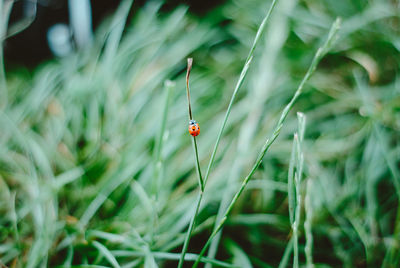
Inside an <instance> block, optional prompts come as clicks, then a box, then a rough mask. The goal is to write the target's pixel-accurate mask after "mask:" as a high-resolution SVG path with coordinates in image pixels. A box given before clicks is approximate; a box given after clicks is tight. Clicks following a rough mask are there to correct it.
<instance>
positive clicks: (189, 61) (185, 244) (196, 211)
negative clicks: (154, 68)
mask: <svg viewBox="0 0 400 268" xmlns="http://www.w3.org/2000/svg"><path fill="white" fill-rule="evenodd" d="M187 64H188V65H187V72H186V92H187V98H188V107H189V120H192V119H193V117H192V109H191V105H190V89H189V77H190V71H191V69H192V64H193V59H192V58H188V59H187ZM192 143H193V150H194V155H195V162H196V168H197V176H198V178H199V187H200V192H199V196H198V198H197V202H196V209H195V212H194V215H193V217H192V219H191V221H190V224H189V229H188V231H187V233H186V237H185V242H184V243H183V248H182V253H181V258H180V259H179V263H178V267H179V268H181V267H182V266H183V262H184V260H185V254H186V252H187V248H188V246H189V242H190V238H191V236H192V232H193V228H194V225H195V223H196V215H197V213H198V211H199V208H200V204H201V200H202V198H203V192H204V181H203V178H202V175H201V169H200V162H199V153H198V149H197V142H196V137H192Z"/></svg>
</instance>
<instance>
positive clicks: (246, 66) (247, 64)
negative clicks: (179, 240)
mask: <svg viewBox="0 0 400 268" xmlns="http://www.w3.org/2000/svg"><path fill="white" fill-rule="evenodd" d="M277 1H278V0H273V2H272V4H271V6H270V8H269V9H268V12H267V14H266V16H265V17H264V19H263V21H262V22H261V24H260V26H259V27H258V30H257V34H256V37H255V38H254V41H253V45H252V46H251V48H250V51H249V55H248V56H247V59H246V62H245V64H244V66H243V69H242V72H241V73H240V77H239V80H238V82H237V84H236V86H235V90H234V91H233V94H232V97H231V100H230V102H229V106H228V109H227V111H226V114H225V117H224V120H223V123H222V125H221V129H220V131H219V133H218V136H217V141H216V142H215V146H214V150H213V152H212V154H211V158H210V162H209V164H208V167H207V171H206V175H205V177H204V180H202V179H201V172H200V166H199V165H198V156H197V144H196V139H193V140H194V142H193V143H194V148H195V151H196V152H195V154H196V163H197V166H198V168H197V170H198V174H200V175H199V179H200V189H201V192H200V194H199V198H198V199H197V204H196V211H195V213H194V214H193V218H192V220H191V222H190V225H189V229H188V231H187V234H186V239H185V242H184V246H183V250H182V254H181V259H180V261H179V265H178V267H179V268H180V267H182V265H183V261H184V257H185V253H186V250H187V246H188V243H189V240H190V237H191V235H192V231H193V226H194V222H195V221H196V218H197V213H198V211H199V207H200V204H201V201H202V199H203V191H204V188H205V185H206V183H207V179H208V176H209V174H210V170H211V167H212V165H213V163H214V160H215V155H216V153H217V149H218V145H219V142H220V140H221V137H222V133H223V131H224V129H225V125H226V122H227V121H228V117H229V114H230V112H231V109H232V105H233V102H234V100H235V98H236V95H237V93H238V91H239V89H240V87H241V85H242V84H243V81H244V78H245V76H246V74H247V71H248V69H249V67H250V64H251V62H252V60H253V54H254V50H255V48H256V45H257V43H258V41H259V39H260V37H261V34H262V33H263V31H264V29H265V25H266V24H267V21H268V19H269V17H270V15H271V13H272V10H273V9H274V7H275V5H276V3H277ZM192 63H193V60H192V59H191V58H189V59H188V68H187V72H186V90H187V97H188V104H189V119H190V120H191V119H192V109H191V105H190V91H189V76H190V71H191V69H192ZM199 259H200V258H199Z"/></svg>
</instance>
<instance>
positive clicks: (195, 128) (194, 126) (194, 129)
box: [189, 120, 200, 137]
mask: <svg viewBox="0 0 400 268" xmlns="http://www.w3.org/2000/svg"><path fill="white" fill-rule="evenodd" d="M189 133H190V135H192V136H193V137H196V136H197V135H199V134H200V126H199V123H197V122H196V121H194V120H190V121H189Z"/></svg>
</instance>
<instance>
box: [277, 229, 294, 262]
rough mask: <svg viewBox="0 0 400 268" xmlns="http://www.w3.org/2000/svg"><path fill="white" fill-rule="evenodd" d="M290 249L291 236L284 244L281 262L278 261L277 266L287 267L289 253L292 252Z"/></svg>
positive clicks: (291, 245)
mask: <svg viewBox="0 0 400 268" xmlns="http://www.w3.org/2000/svg"><path fill="white" fill-rule="evenodd" d="M292 250H293V236H292V237H291V238H290V240H289V242H288V243H287V245H286V248H285V252H284V253H283V256H282V259H281V262H280V263H279V268H285V267H287V265H288V263H289V257H290V253H292Z"/></svg>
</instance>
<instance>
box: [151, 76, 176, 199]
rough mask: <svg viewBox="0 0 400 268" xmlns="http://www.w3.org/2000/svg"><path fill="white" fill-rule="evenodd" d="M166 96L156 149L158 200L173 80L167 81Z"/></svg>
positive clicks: (156, 192)
mask: <svg viewBox="0 0 400 268" xmlns="http://www.w3.org/2000/svg"><path fill="white" fill-rule="evenodd" d="M164 87H165V98H164V107H163V112H162V120H161V127H160V131H159V133H158V136H157V140H156V145H155V150H154V181H155V182H154V184H153V194H154V195H155V196H156V200H158V193H159V190H160V183H161V176H162V175H161V174H162V169H163V160H162V158H161V150H162V146H163V137H164V133H165V126H166V123H167V118H168V110H169V103H170V98H171V91H173V89H174V88H175V83H174V82H172V81H169V80H167V81H165V83H164Z"/></svg>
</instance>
